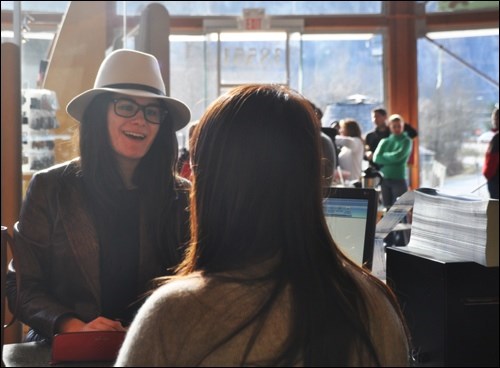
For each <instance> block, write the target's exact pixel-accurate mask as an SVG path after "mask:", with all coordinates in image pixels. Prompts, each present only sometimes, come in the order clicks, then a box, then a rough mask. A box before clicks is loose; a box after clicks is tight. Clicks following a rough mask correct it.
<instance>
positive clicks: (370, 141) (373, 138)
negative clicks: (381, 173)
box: [365, 108, 391, 169]
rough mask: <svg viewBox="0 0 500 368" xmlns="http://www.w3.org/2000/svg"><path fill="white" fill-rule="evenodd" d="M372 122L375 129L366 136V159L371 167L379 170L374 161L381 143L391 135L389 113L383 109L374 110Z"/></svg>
mask: <svg viewBox="0 0 500 368" xmlns="http://www.w3.org/2000/svg"><path fill="white" fill-rule="evenodd" d="M372 122H373V124H374V125H375V128H374V129H373V130H371V131H370V132H368V133H367V134H366V136H365V158H366V159H367V160H368V161H369V162H370V165H372V166H376V168H377V169H379V167H378V165H373V160H372V159H373V153H374V152H375V150H376V149H377V146H378V144H379V142H380V141H381V140H382V139H383V138H387V137H388V136H389V135H390V134H391V132H390V130H389V127H388V126H387V111H386V110H385V109H383V108H377V109H374V110H372Z"/></svg>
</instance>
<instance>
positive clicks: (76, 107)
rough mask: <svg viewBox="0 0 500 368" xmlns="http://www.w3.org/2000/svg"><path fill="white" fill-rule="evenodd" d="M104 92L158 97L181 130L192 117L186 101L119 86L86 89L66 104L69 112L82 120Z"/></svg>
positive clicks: (175, 127)
mask: <svg viewBox="0 0 500 368" xmlns="http://www.w3.org/2000/svg"><path fill="white" fill-rule="evenodd" d="M103 93H119V94H121V95H126V96H131V97H147V98H156V99H159V100H162V101H163V102H164V103H165V105H166V107H167V110H168V114H169V115H170V116H171V118H172V122H173V124H174V129H175V130H176V131H177V130H180V129H182V128H184V127H185V126H186V125H187V124H188V123H189V120H190V119H191V111H190V110H189V108H188V107H187V106H186V104H184V102H182V101H179V100H177V99H175V98H172V97H167V96H161V95H157V94H155V93H152V92H147V91H141V90H137V89H119V88H94V89H91V90H88V91H85V92H83V93H81V94H79V95H78V96H76V97H75V98H73V99H72V100H71V101H70V102H69V103H68V105H67V106H66V111H67V113H68V114H69V115H70V116H71V117H72V118H73V119H75V120H77V121H79V122H81V121H82V118H83V114H84V112H85V110H86V109H87V106H88V105H89V104H90V102H91V101H92V100H93V99H94V98H95V97H96V96H99V95H101V94H103Z"/></svg>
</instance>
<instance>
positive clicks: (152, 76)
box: [66, 49, 191, 130]
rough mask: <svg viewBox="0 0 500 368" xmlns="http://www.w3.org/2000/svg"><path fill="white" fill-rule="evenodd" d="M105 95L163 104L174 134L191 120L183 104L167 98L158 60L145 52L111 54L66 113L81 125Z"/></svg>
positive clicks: (128, 51) (127, 51) (67, 107)
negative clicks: (95, 101)
mask: <svg viewBox="0 0 500 368" xmlns="http://www.w3.org/2000/svg"><path fill="white" fill-rule="evenodd" d="M107 92H112V93H120V94H123V95H127V96H133V97H152V98H157V99H160V100H163V101H164V103H165V105H166V107H167V110H168V114H169V115H170V117H171V119H172V121H173V124H174V128H175V130H179V129H182V128H184V127H185V126H186V125H187V123H189V120H190V119H191V111H190V110H189V108H188V107H187V106H186V104H184V103H183V102H182V101H179V100H176V99H175V98H172V97H168V96H167V95H166V92H165V84H164V83H163V79H162V77H161V73H160V65H159V63H158V60H157V59H156V58H155V57H154V56H153V55H150V54H146V53H144V52H140V51H135V50H128V49H121V50H116V51H113V52H112V53H110V54H109V55H108V56H107V57H106V58H105V59H104V61H103V62H102V64H101V66H100V67H99V71H98V72H97V77H96V79H95V83H94V88H92V89H89V90H88V91H85V92H83V93H81V94H79V95H78V96H76V97H75V98H73V99H72V100H71V101H70V102H69V103H68V106H66V111H67V112H68V114H70V115H71V116H72V117H73V118H74V119H76V120H78V121H81V120H82V118H83V114H84V112H85V109H86V108H87V106H88V105H89V104H90V102H91V101H92V100H93V99H94V97H96V96H98V95H100V94H103V93H107Z"/></svg>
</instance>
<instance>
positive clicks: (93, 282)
mask: <svg viewBox="0 0 500 368" xmlns="http://www.w3.org/2000/svg"><path fill="white" fill-rule="evenodd" d="M78 171H79V168H78V164H77V162H76V161H75V160H74V161H71V162H68V163H64V164H60V165H57V166H56V167H53V168H49V169H47V170H43V171H40V172H37V173H36V174H35V175H34V176H33V179H32V181H31V183H30V186H29V188H28V191H27V193H26V198H25V200H24V203H23V206H22V209H21V216H20V219H19V222H18V223H17V224H16V226H15V228H14V238H15V250H16V252H15V260H14V262H11V264H10V265H9V271H8V275H7V290H6V291H7V296H8V301H9V307H10V309H11V310H14V309H15V305H16V295H17V283H16V270H15V267H14V266H17V269H18V271H19V273H20V275H21V278H20V280H21V281H20V289H19V290H20V292H19V301H18V302H17V304H18V309H17V317H18V319H19V320H21V321H22V322H23V323H25V324H27V325H29V326H30V327H31V328H32V329H34V330H35V331H37V332H38V333H39V334H41V335H43V336H44V337H47V338H49V339H50V338H51V337H52V336H53V334H54V332H55V330H54V329H55V324H56V322H57V321H58V319H59V318H60V317H62V316H63V315H68V314H72V315H74V316H76V317H77V318H79V319H81V320H82V321H85V322H89V321H91V320H93V319H95V318H97V317H98V316H99V315H100V303H101V302H100V299H101V297H100V282H99V243H98V237H97V233H96V229H95V227H94V224H93V221H92V219H91V218H90V217H89V213H88V212H87V211H86V210H85V206H84V204H83V197H82V192H81V187H82V180H81V176H79V174H78ZM182 186H183V188H181V189H179V190H178V195H177V199H176V205H175V214H173V215H172V216H173V217H174V216H175V217H176V219H177V220H178V224H177V225H176V229H177V234H174V236H176V239H178V240H179V254H180V255H181V254H182V251H183V249H182V248H183V245H184V244H185V242H186V241H187V240H188V235H189V233H188V226H189V213H188V189H189V182H187V181H186V182H185V183H184V184H183V185H182ZM141 219H143V217H142V216H141ZM144 222H145V221H143V220H141V230H140V238H141V243H140V247H139V249H140V259H139V272H138V281H139V285H144V290H143V291H147V290H149V287H150V286H151V285H149V281H150V280H152V279H153V278H155V277H157V276H161V275H165V274H166V270H165V265H162V264H161V261H160V260H161V257H160V256H159V254H158V251H157V250H156V249H155V247H154V246H153V244H152V243H151V242H150V241H149V240H148V237H147V234H146V226H145V225H146V224H145V223H144Z"/></svg>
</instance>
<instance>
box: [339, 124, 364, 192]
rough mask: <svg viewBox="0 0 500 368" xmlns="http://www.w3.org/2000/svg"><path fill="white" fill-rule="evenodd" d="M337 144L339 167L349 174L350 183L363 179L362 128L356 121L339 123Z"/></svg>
mask: <svg viewBox="0 0 500 368" xmlns="http://www.w3.org/2000/svg"><path fill="white" fill-rule="evenodd" d="M335 143H336V145H337V146H338V147H340V153H339V165H340V169H341V170H342V171H345V172H346V173H349V174H348V179H349V181H350V182H355V181H359V180H360V179H361V166H362V163H363V154H364V146H363V139H362V138H361V128H360V127H359V124H358V123H357V121H356V120H353V119H343V120H341V121H340V123H339V134H338V135H336V136H335Z"/></svg>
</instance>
